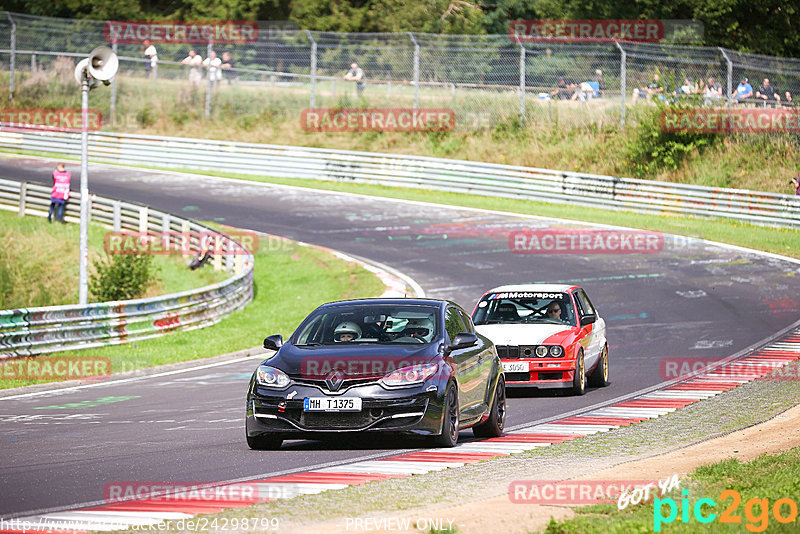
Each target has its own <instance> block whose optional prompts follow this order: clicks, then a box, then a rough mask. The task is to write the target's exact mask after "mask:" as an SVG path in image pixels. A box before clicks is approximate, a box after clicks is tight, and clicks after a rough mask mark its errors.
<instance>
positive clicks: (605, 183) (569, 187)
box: [0, 128, 800, 227]
mask: <svg viewBox="0 0 800 534" xmlns="http://www.w3.org/2000/svg"><path fill="white" fill-rule="evenodd" d="M3 130H4V131H0V148H6V149H12V150H22V151H39V152H50V153H53V152H55V153H61V154H78V153H79V148H80V136H79V134H76V133H59V132H39V131H31V130H24V129H16V130H9V129H8V128H3ZM89 153H90V157H91V158H92V159H93V160H95V161H98V160H100V161H107V162H113V163H123V164H133V165H141V164H146V165H149V166H159V167H179V168H188V169H205V170H213V171H227V172H235V173H242V174H252V175H260V176H272V177H279V178H305V179H315V180H330V181H339V182H359V183H370V184H380V185H388V186H398V187H411V188H418V189H434V190H439V191H452V192H457V193H471V194H477V195H488V196H496V197H506V198H516V199H524V200H532V201H544V202H556V203H565V204H573V205H579V206H590V207H595V208H602V209H610V210H629V211H638V212H643V213H655V214H687V215H696V216H702V217H722V218H727V219H735V220H739V221H744V222H749V223H753V224H760V225H768V226H781V227H798V226H800V197H797V196H792V195H782V194H777V193H767V192H758V191H748V190H742V189H724V188H713V187H705V186H697V185H685V184H674V183H668V182H657V181H649V180H635V179H631V178H617V177H613V176H602V175H596V174H585V173H577V172H566V171H553V170H548V169H537V168H532V167H521V166H513V165H500V164H494V163H481V162H470V161H460V160H449V159H444V158H429V157H422V156H405V155H390V154H376V153H369V152H351V151H344V150H330V149H317V148H304V147H291V146H280V145H266V144H256V143H236V142H227V141H214V140H207V139H186V138H174V137H157V136H143V135H132V134H113V133H99V132H96V133H91V134H90V137H89Z"/></svg>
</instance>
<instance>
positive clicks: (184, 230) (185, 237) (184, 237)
mask: <svg viewBox="0 0 800 534" xmlns="http://www.w3.org/2000/svg"><path fill="white" fill-rule="evenodd" d="M183 243H186V246H185V247H184V246H183ZM191 246H192V240H191V238H190V237H189V221H187V220H186V219H184V220H183V222H182V223H181V248H182V249H183V250H184V251H186V252H188V251H189V250H190V248H191ZM186 252H184V254H183V259H184V260H186V259H187V258H189V256H190V254H187V253H186Z"/></svg>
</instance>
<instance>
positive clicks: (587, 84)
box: [544, 69, 604, 102]
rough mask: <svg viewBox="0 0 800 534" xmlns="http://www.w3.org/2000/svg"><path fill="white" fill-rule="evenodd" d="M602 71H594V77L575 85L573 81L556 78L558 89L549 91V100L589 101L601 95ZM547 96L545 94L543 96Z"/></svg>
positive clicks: (565, 78)
mask: <svg viewBox="0 0 800 534" xmlns="http://www.w3.org/2000/svg"><path fill="white" fill-rule="evenodd" d="M603 89H604V87H603V71H602V70H601V69H597V70H595V71H594V76H593V77H592V78H591V79H590V80H586V81H583V82H578V83H575V82H574V81H573V80H571V79H569V78H567V77H565V76H559V77H558V87H556V88H555V89H554V90H553V91H550V98H556V99H558V100H580V101H581V102H583V101H584V100H591V99H592V98H597V97H599V96H601V95H602V93H603ZM544 95H545V96H547V95H546V94H544Z"/></svg>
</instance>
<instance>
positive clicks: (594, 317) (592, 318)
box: [581, 315, 597, 327]
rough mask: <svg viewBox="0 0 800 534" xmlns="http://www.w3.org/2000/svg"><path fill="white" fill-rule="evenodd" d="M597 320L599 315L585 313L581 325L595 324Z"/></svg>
mask: <svg viewBox="0 0 800 534" xmlns="http://www.w3.org/2000/svg"><path fill="white" fill-rule="evenodd" d="M596 320H597V315H584V316H583V317H581V327H584V326H587V325H590V324H593V323H594V322H595V321H596Z"/></svg>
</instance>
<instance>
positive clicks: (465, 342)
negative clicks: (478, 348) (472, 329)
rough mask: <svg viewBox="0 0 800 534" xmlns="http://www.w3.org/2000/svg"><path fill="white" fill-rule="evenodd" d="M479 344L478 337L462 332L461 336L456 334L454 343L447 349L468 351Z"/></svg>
mask: <svg viewBox="0 0 800 534" xmlns="http://www.w3.org/2000/svg"><path fill="white" fill-rule="evenodd" d="M477 344H478V336H476V335H475V334H471V333H469V332H461V333H460V334H456V337H454V338H453V342H452V343H450V345H448V346H447V348H448V349H450V350H456V349H466V348H468V347H472V346H474V345H477Z"/></svg>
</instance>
